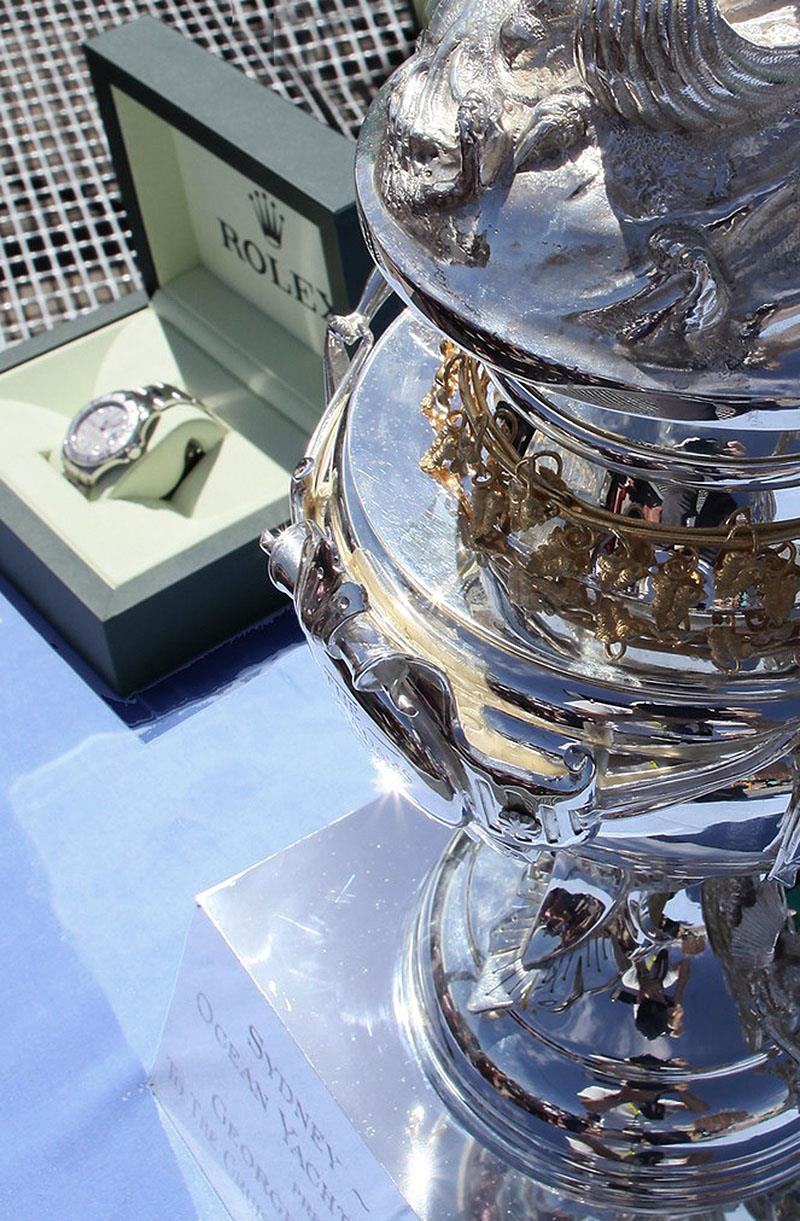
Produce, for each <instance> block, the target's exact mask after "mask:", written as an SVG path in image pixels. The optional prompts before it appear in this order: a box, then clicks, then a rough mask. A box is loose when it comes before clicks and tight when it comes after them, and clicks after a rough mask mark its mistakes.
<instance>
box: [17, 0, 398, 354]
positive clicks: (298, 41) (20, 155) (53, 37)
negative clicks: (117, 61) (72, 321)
mask: <svg viewBox="0 0 800 1221" xmlns="http://www.w3.org/2000/svg"><path fill="white" fill-rule="evenodd" d="M142 14H150V15H151V16H154V17H157V18H159V19H160V20H162V21H165V22H167V23H169V24H170V25H173V26H174V27H175V28H176V29H177V30H179V31H180V32H181V33H182V34H185V35H187V36H188V37H189V38H192V39H193V40H194V41H195V42H197V43H199V44H200V45H201V46H203V47H205V48H207V49H208V50H209V51H213V52H215V53H216V54H217V55H220V56H222V57H223V58H224V59H227V60H229V61H230V62H231V63H233V64H235V65H236V66H237V67H238V68H240V69H242V70H243V71H244V72H246V73H247V74H248V76H251V77H254V78H255V79H256V80H258V81H260V82H261V83H263V84H265V85H269V86H271V87H272V88H274V89H276V90H277V91H278V92H279V93H281V94H282V95H283V96H284V97H286V98H289V99H290V100H291V101H293V102H296V103H297V104H298V105H300V106H302V107H303V108H304V109H305V110H307V111H308V112H309V113H310V114H313V115H314V116H315V117H316V118H318V119H320V120H322V121H323V122H327V123H329V124H330V125H331V126H332V127H335V128H337V129H338V130H339V131H341V132H343V133H344V134H346V135H350V136H355V134H356V132H357V131H358V128H359V126H360V124H361V121H362V119H363V117H364V113H365V111H366V108H367V106H368V105H369V102H370V100H371V98H372V96H373V95H374V93H375V91H376V90H377V88H378V87H379V86H380V84H382V82H383V81H384V80H385V78H386V76H387V75H388V74H389V72H390V71H391V70H392V68H393V67H395V66H396V64H398V63H399V62H400V61H401V60H402V59H403V58H405V56H406V55H407V54H408V53H409V51H410V49H411V43H412V40H413V38H414V34H415V30H416V23H415V20H414V16H413V7H412V4H411V0H278V2H277V3H275V2H274V0H0V90H1V92H2V110H0V172H2V183H3V187H2V191H3V197H2V206H1V207H0V240H2V267H1V269H0V270H1V271H2V278H0V333H1V334H2V338H3V340H4V341H5V342H6V343H12V342H15V341H16V340H20V339H24V338H26V337H28V336H30V335H33V334H36V333H38V332H39V331H42V330H45V329H47V328H48V327H50V326H52V325H53V323H54V322H55V321H57V320H58V319H59V318H68V317H74V316H75V315H76V314H79V313H83V312H85V311H86V310H91V309H94V308H95V307H96V306H98V305H102V304H105V303H108V302H109V301H113V300H115V299H116V298H118V297H121V296H123V295H124V294H125V293H127V292H130V291H131V290H133V289H135V288H137V287H138V286H139V280H138V273H137V270H136V266H135V263H134V259H133V254H132V250H131V247H130V235H129V233H128V231H127V229H126V227H125V216H124V213H123V210H122V205H121V203H120V200H119V197H118V194H117V187H116V182H115V180H114V175H113V171H112V169H111V164H110V160H109V155H108V148H107V145H106V142H105V138H104V135H103V132H102V128H101V126H100V120H99V116H98V114H97V110H96V107H95V103H94V95H93V93H92V89H91V84H90V82H89V77H88V73H87V71H86V68H85V65H84V60H83V53H82V51H81V44H82V42H84V41H85V40H86V39H87V38H90V37H91V36H92V35H94V34H98V33H100V32H101V31H102V30H106V29H109V28H110V27H111V26H114V25H119V24H120V23H121V22H124V21H131V20H133V19H134V18H135V17H137V16H141V15H142Z"/></svg>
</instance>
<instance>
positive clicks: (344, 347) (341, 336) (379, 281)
mask: <svg viewBox="0 0 800 1221" xmlns="http://www.w3.org/2000/svg"><path fill="white" fill-rule="evenodd" d="M391 291H392V290H391V289H390V287H389V285H388V284H387V283H386V281H385V280H384V278H383V276H382V275H381V274H380V272H379V271H378V270H377V269H375V270H373V271H372V274H371V275H370V277H369V279H368V280H367V283H366V285H365V286H364V291H363V293H362V294H361V298H360V300H359V302H358V305H357V306H356V308H355V310H354V311H353V313H352V314H334V316H333V317H332V318H331V320H330V322H329V323H328V329H327V331H326V332H325V359H324V369H325V398H326V400H327V402H328V403H329V404H335V403H338V402H339V401H340V400H341V399H342V398H344V397H346V396H347V395H348V394H349V393H350V391H351V389H352V387H353V384H354V382H355V379H356V377H357V376H358V374H359V372H360V371H361V369H362V367H363V365H364V362H365V361H366V359H367V357H368V356H369V354H370V351H371V350H372V345H373V343H374V342H375V340H374V336H373V334H372V321H373V319H374V318H375V315H376V314H377V312H378V310H379V309H380V307H381V306H382V305H383V303H384V302H385V301H386V300H388V298H389V297H390V296H391ZM350 348H354V349H355V350H354V352H353V353H352V355H351V353H350V351H349V349H350Z"/></svg>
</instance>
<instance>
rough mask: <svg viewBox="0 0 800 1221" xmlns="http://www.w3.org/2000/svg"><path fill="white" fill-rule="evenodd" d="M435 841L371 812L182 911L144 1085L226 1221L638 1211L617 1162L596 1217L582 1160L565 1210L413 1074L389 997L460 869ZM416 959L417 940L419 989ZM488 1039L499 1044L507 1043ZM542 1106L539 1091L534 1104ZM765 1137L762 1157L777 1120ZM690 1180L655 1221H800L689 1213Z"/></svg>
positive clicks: (617, 1216)
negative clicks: (610, 1200)
mask: <svg viewBox="0 0 800 1221" xmlns="http://www.w3.org/2000/svg"><path fill="white" fill-rule="evenodd" d="M451 834H452V832H451V831H450V830H449V829H447V828H444V827H441V826H439V825H437V824H435V823H433V822H431V821H430V820H428V819H425V818H424V817H423V816H422V815H421V814H420V812H419V810H418V809H417V808H416V807H414V806H412V805H410V804H409V803H407V802H404V801H399V800H397V799H385V800H381V801H379V802H376V803H374V804H373V805H370V806H367V807H365V808H363V809H361V810H358V811H357V812H355V813H354V814H351V815H349V816H348V817H346V818H344V819H342V820H340V821H339V822H337V823H335V824H333V825H332V826H330V827H328V828H326V829H325V830H323V831H321V832H319V833H318V834H316V835H313V836H311V837H309V838H308V839H306V840H303V841H302V842H301V843H299V844H296V845H294V846H293V847H292V848H290V849H288V850H286V851H285V852H281V853H279V854H278V855H277V856H275V857H273V858H271V859H269V860H266V861H263V862H262V863H261V864H259V865H256V866H254V867H253V868H252V869H249V870H247V871H246V872H245V873H243V874H241V875H239V876H238V877H236V878H233V879H231V880H230V881H228V882H225V883H223V884H222V885H220V886H217V887H215V888H214V889H213V890H211V891H208V892H206V893H205V894H203V895H201V896H200V897H199V899H198V910H197V913H196V916H195V920H194V922H193V924H192V927H191V931H190V934H189V938H188V940H187V945H186V950H185V953H184V958H183V962H182V965H181V969H180V972H179V976H178V980H177V984H176V989H175V996H174V999H173V1002H172V1005H171V1008H170V1012H169V1015H168V1018H167V1021H166V1024H165V1029H164V1034H163V1036H162V1041H161V1045H160V1048H159V1052H158V1057H157V1061H156V1065H155V1068H154V1071H153V1084H154V1089H155V1091H156V1094H157V1097H158V1099H159V1102H160V1103H161V1105H162V1107H163V1109H164V1111H165V1112H166V1114H167V1115H168V1116H169V1118H170V1120H171V1121H172V1122H173V1123H174V1124H175V1126H176V1127H177V1129H178V1131H179V1132H180V1133H181V1135H182V1137H183V1138H184V1140H185V1141H186V1143H187V1145H188V1146H189V1148H190V1150H191V1151H192V1153H193V1154H194V1156H195V1158H196V1159H197V1161H198V1162H199V1164H200V1166H201V1167H202V1169H203V1171H204V1172H205V1173H206V1175H207V1176H208V1178H209V1180H210V1182H211V1183H212V1185H213V1187H214V1188H215V1189H216V1191H217V1192H218V1194H219V1195H220V1197H221V1199H222V1200H223V1202H224V1204H225V1205H226V1207H227V1209H228V1211H229V1212H230V1213H231V1215H232V1217H234V1218H235V1219H236V1221H252V1219H253V1218H254V1217H255V1218H260V1219H262V1221H512V1219H513V1221H518V1219H520V1218H525V1221H555V1218H559V1221H623V1219H625V1221H629V1219H631V1218H635V1217H638V1216H640V1215H642V1213H643V1212H645V1211H647V1209H646V1208H643V1209H640V1208H639V1207H638V1198H639V1196H640V1195H641V1194H642V1193H641V1192H639V1190H638V1183H639V1164H638V1163H637V1162H636V1161H635V1160H634V1159H633V1158H632V1159H630V1161H629V1162H628V1163H626V1162H624V1161H620V1162H619V1163H618V1164H617V1165H616V1166H615V1170H616V1175H617V1180H616V1181H617V1182H620V1181H621V1179H622V1178H624V1177H625V1176H626V1174H627V1173H629V1174H630V1179H629V1182H628V1192H627V1197H626V1203H625V1205H624V1207H623V1208H620V1207H619V1206H613V1207H609V1206H608V1205H607V1204H605V1203H603V1202H602V1201H601V1199H600V1198H599V1194H598V1191H597V1189H596V1183H597V1178H598V1175H597V1172H596V1171H595V1172H594V1173H585V1174H584V1169H585V1168H586V1166H587V1157H586V1153H585V1146H583V1145H581V1146H580V1147H579V1148H578V1151H577V1153H575V1154H574V1155H573V1161H574V1163H575V1165H576V1167H577V1166H578V1165H580V1166H581V1167H582V1168H583V1169H582V1170H581V1174H577V1173H576V1175H575V1180H576V1182H577V1183H578V1189H577V1190H570V1191H569V1192H568V1193H567V1192H563V1191H559V1190H558V1189H556V1190H553V1188H552V1186H547V1185H546V1184H551V1185H552V1184H554V1183H556V1182H557V1181H558V1180H559V1178H564V1177H565V1176H564V1174H563V1173H558V1172H556V1171H555V1170H554V1166H553V1165H552V1164H551V1165H548V1166H547V1167H545V1169H546V1172H547V1173H543V1174H542V1176H541V1178H537V1177H535V1176H534V1177H532V1176H531V1174H530V1173H528V1172H527V1171H526V1169H524V1168H523V1166H522V1161H523V1160H524V1159H521V1158H520V1157H519V1156H509V1154H508V1150H509V1149H510V1148H511V1143H510V1142H507V1141H506V1139H505V1133H502V1134H501V1139H499V1140H498V1137H497V1134H494V1135H493V1134H492V1133H491V1132H490V1131H488V1130H485V1129H487V1124H486V1123H485V1122H484V1123H483V1124H482V1125H480V1124H478V1123H476V1121H475V1114H474V1111H473V1110H471V1109H470V1108H469V1107H467V1108H463V1107H460V1108H459V1109H457V1108H456V1106H455V1105H454V1104H453V1097H452V1090H450V1089H449V1088H445V1087H444V1085H443V1080H444V1077H443V1075H442V1073H437V1072H436V1071H435V1070H434V1066H433V1058H432V1056H431V1055H430V1051H429V1047H428V1044H427V1043H426V1045H425V1047H424V1049H423V1052H422V1054H418V1052H417V1051H416V1050H415V1047H416V1046H418V1045H419V1038H418V1036H416V1035H415V1036H413V1038H411V1039H410V1038H409V1037H408V1035H407V1032H406V1028H407V1027H408V1026H409V1023H410V1019H411V1018H412V1017H413V1015H414V1007H418V1006H419V1004H420V998H421V992H420V990H419V989H418V988H417V986H416V985H415V986H414V990H413V991H412V993H411V996H410V1001H409V1003H410V1005H411V1008H409V1006H408V1005H407V1004H405V1003H404V996H405V995H407V994H408V992H409V987H408V983H409V980H408V974H409V973H408V971H406V972H405V974H406V980H405V983H401V977H402V976H403V973H404V967H403V964H404V963H409V962H410V961H412V957H411V955H410V952H409V945H411V944H412V931H413V927H414V922H415V918H416V917H417V913H418V911H419V904H420V901H421V897H423V896H424V902H425V903H426V904H430V903H431V901H432V899H433V898H434V897H435V896H436V895H437V894H438V895H443V891H442V886H443V884H444V883H445V882H446V880H447V878H448V877H449V878H450V879H451V881H455V880H456V879H457V878H458V877H459V876H460V870H461V864H460V862H462V861H466V859H467V857H468V855H469V852H470V849H469V845H468V844H467V843H466V842H465V841H464V840H463V839H462V838H461V837H459V838H458V839H457V840H456V841H454V843H453V844H452V845H451V846H450V848H449V849H448V841H449V840H450V837H451ZM443 853H446V855H445V856H444V857H442V854H443ZM479 855H480V854H479ZM497 860H498V862H499V863H500V865H501V866H502V865H508V862H503V861H502V860H500V858H497ZM488 863H489V862H488V858H487V864H488ZM431 871H433V873H432V874H431ZM429 876H431V877H432V881H431V882H430V883H426V878H427V877H429ZM443 897H444V896H443ZM450 897H451V898H452V899H453V900H455V899H456V897H457V892H456V890H455V889H453V890H451V891H450ZM448 902H449V900H448ZM455 912H456V906H455V905H453V906H452V908H451V914H452V915H455ZM423 944H424V943H423V939H422V938H420V937H419V936H417V938H416V942H415V950H414V955H413V961H414V962H415V963H416V967H415V970H416V971H417V972H421V971H422V970H423V967H424V959H423V958H422V957H421V956H420V951H421V950H422V947H423ZM473 974H474V972H473ZM453 983H455V981H453ZM437 1003H438V1002H437ZM620 1008H621V1009H623V1007H622V1006H620ZM434 1011H435V1010H434ZM431 1012H433V1011H429V1010H427V1009H426V1010H425V1015H426V1017H425V1020H426V1022H427V1023H428V1024H429V1025H428V1027H427V1029H428V1030H429V1029H430V1022H431ZM623 1012H624V1009H623ZM486 1020H487V1022H489V1024H490V1025H491V1026H492V1027H493V1029H494V1030H495V1031H496V1032H497V1036H498V1038H500V1037H501V1036H502V1032H503V1030H504V1029H507V1023H506V1021H505V1020H504V1019H500V1020H496V1019H489V1018H487V1019H486ZM510 1020H511V1019H509V1021H510ZM726 1020H727V1019H726ZM512 1024H515V1022H514V1023H512ZM714 1033H715V1034H716V1035H717V1036H718V1037H719V1038H720V1039H725V1038H726V1037H727V1036H726V1032H725V1031H724V1030H721V1031H719V1032H714ZM598 1041H599V1039H598ZM531 1046H534V1047H535V1043H533V1044H531ZM756 1062H760V1061H759V1060H758V1057H753V1063H754V1064H755V1063H756ZM455 1076H456V1079H457V1080H460V1075H459V1073H458V1072H457V1073H456V1074H455ZM432 1080H435V1081H436V1085H437V1086H438V1089H435V1088H434V1086H433V1085H432V1084H431V1081H432ZM551 1086H552V1083H550V1082H547V1081H541V1083H540V1089H541V1094H542V1097H547V1095H548V1091H550V1092H552V1090H551ZM445 1098H446V1100H445ZM487 1114H488V1112H487ZM631 1122H632V1123H634V1121H633V1120H632V1121H631ZM479 1129H480V1132H479ZM542 1129H543V1131H545V1132H546V1131H547V1129H546V1125H544V1124H542ZM776 1129H777V1136H776V1141H777V1143H778V1144H779V1143H780V1140H781V1121H780V1116H779V1117H778V1123H777V1125H776ZM563 1135H564V1147H565V1148H568V1140H567V1137H568V1136H569V1135H570V1134H569V1133H568V1132H567V1131H566V1129H565V1130H564V1133H563ZM501 1146H502V1148H501ZM543 1147H544V1146H543ZM692 1152H693V1151H692ZM640 1161H641V1162H642V1163H646V1158H644V1157H642V1158H641V1159H640ZM628 1167H629V1170H628ZM692 1169H693V1173H694V1176H695V1179H694V1180H692V1182H693V1183H694V1186H693V1187H692V1188H691V1189H690V1190H688V1192H687V1177H689V1176H688V1174H682V1175H680V1176H677V1177H676V1179H675V1182H674V1184H673V1186H672V1191H671V1193H669V1192H667V1190H666V1187H664V1189H663V1190H662V1192H661V1195H660V1197H659V1201H658V1211H659V1213H660V1214H661V1216H662V1218H663V1221H673V1219H675V1218H678V1217H681V1218H686V1217H692V1218H694V1221H700V1219H701V1218H702V1221H723V1219H727V1221H742V1219H744V1221H746V1219H747V1218H752V1217H757V1218H759V1221H764V1219H766V1218H773V1217H774V1218H777V1217H779V1216H780V1217H783V1216H786V1217H789V1216H797V1215H799V1214H800V1194H798V1195H796V1196H795V1195H792V1194H791V1190H793V1189H790V1190H788V1191H787V1189H786V1188H783V1189H782V1190H779V1191H778V1192H776V1193H769V1194H762V1195H761V1196H759V1197H758V1199H757V1200H749V1201H748V1203H747V1205H746V1206H741V1205H739V1206H737V1205H731V1206H730V1208H728V1207H725V1208H724V1209H716V1210H714V1211H713V1212H712V1213H709V1212H707V1211H704V1210H700V1209H698V1208H697V1207H695V1206H693V1201H694V1198H695V1196H696V1195H702V1179H703V1177H704V1175H705V1164H700V1165H698V1164H696V1163H694V1164H693V1166H692ZM773 1177H775V1176H773ZM698 1179H699V1180H701V1185H700V1187H699V1188H698V1187H697V1180H698ZM764 1180H765V1183H764V1186H765V1188H766V1186H767V1185H768V1183H769V1182H771V1179H770V1176H769V1173H768V1171H767V1169H766V1167H764ZM619 1190H620V1193H621V1192H622V1188H621V1187H620V1189H619ZM634 1197H636V1198H635V1199H634ZM645 1204H647V1201H645ZM781 1210H785V1211H781Z"/></svg>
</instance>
